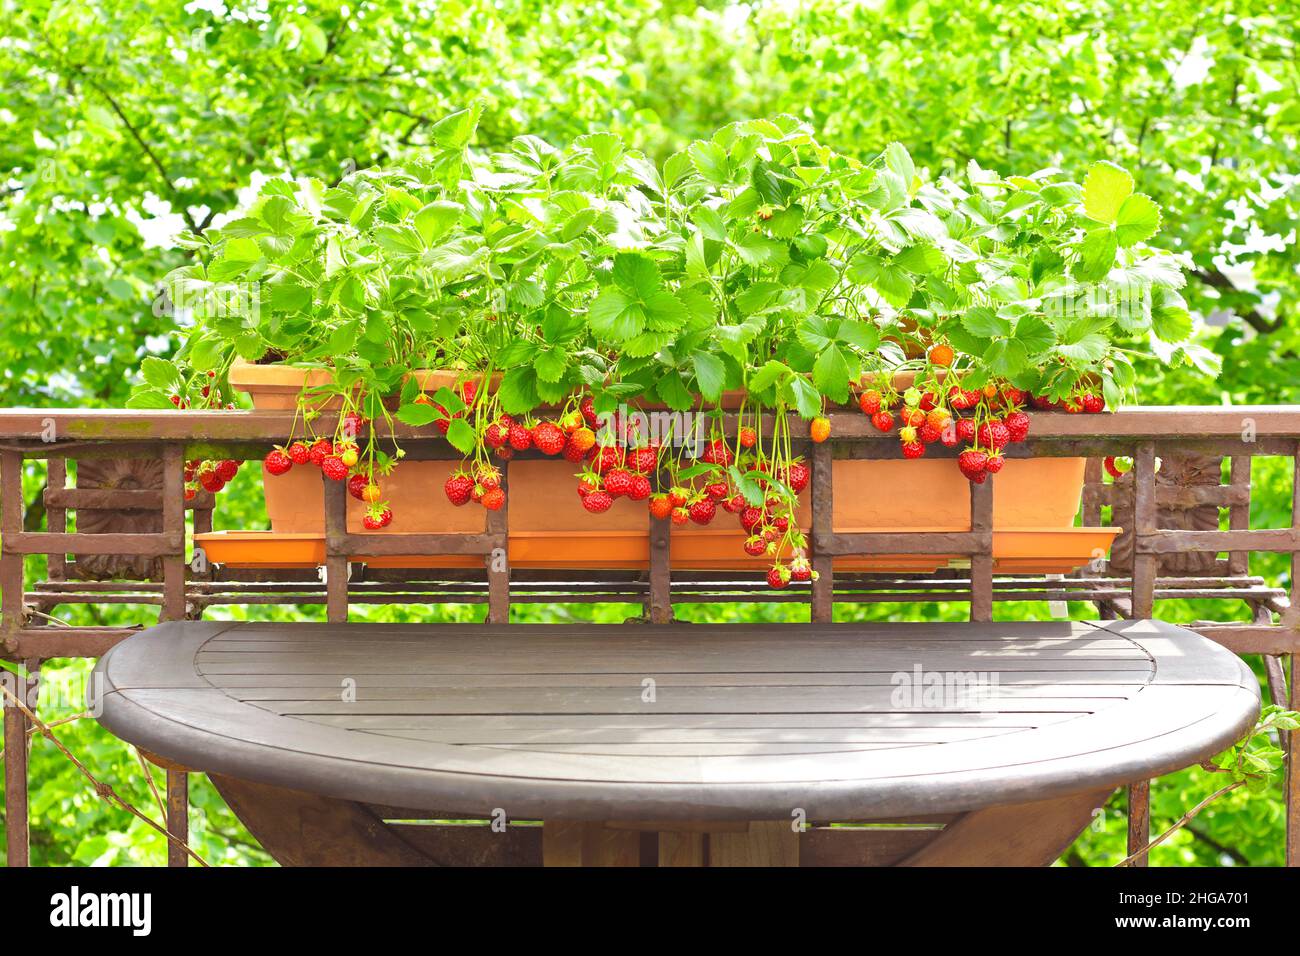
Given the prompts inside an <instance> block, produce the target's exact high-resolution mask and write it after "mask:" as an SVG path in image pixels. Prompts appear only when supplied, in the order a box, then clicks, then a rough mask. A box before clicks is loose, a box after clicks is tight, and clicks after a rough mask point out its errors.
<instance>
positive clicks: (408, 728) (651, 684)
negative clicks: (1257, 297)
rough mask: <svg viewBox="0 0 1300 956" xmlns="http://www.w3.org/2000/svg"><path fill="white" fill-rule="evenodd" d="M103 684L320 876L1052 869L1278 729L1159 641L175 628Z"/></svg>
mask: <svg viewBox="0 0 1300 956" xmlns="http://www.w3.org/2000/svg"><path fill="white" fill-rule="evenodd" d="M96 672H97V673H98V674H99V675H102V678H103V685H102V689H103V692H104V700H103V711H102V716H101V717H100V721H101V723H102V724H103V725H104V726H105V727H107V728H108V729H109V730H110V731H112V732H113V733H114V734H116V735H118V736H119V737H121V738H123V739H124V740H128V741H130V742H132V743H134V744H136V745H138V746H139V747H141V748H142V749H144V750H145V751H146V752H148V753H149V754H150V755H152V756H153V757H154V758H155V759H157V760H158V761H159V762H162V763H163V764H164V765H168V764H171V765H175V766H179V767H184V768H186V769H193V770H200V771H204V772H207V773H209V774H210V775H211V777H212V779H213V781H214V782H215V784H216V786H217V787H218V789H219V790H220V791H221V792H222V794H223V795H224V796H225V798H226V799H227V801H228V802H229V803H230V804H231V806H232V808H233V809H234V810H235V812H236V813H237V814H238V815H239V816H240V818H241V819H242V820H243V821H244V822H245V824H246V825H247V826H248V828H249V830H250V831H251V832H252V833H253V834H254V835H255V836H256V837H257V838H258V839H259V840H260V841H261V842H262V844H263V846H264V847H265V848H266V849H267V850H268V852H270V853H271V854H272V855H273V856H274V857H275V858H276V859H278V860H280V861H281V862H283V863H301V864H328V863H345V864H369V863H375V864H380V863H386V864H429V863H444V864H520V863H522V864H529V863H539V862H545V863H547V864H637V863H658V864H660V865H704V864H712V865H727V864H773V863H781V864H796V865H805V866H806V865H862V864H886V863H907V864H979V863H982V864H1045V863H1049V862H1051V861H1052V860H1053V859H1054V858H1055V857H1056V856H1057V855H1058V854H1059V853H1060V852H1061V851H1062V850H1063V849H1064V848H1065V847H1066V846H1068V845H1069V843H1070V842H1071V841H1072V840H1073V838H1074V837H1075V836H1076V835H1077V834H1078V833H1079V831H1080V830H1081V829H1082V828H1083V827H1084V826H1085V825H1087V823H1088V822H1089V821H1090V820H1091V819H1092V818H1093V816H1094V814H1095V812H1096V811H1097V809H1098V808H1100V807H1101V806H1102V804H1103V803H1104V802H1105V800H1106V798H1107V796H1108V795H1109V794H1110V792H1111V791H1112V790H1113V789H1114V788H1115V787H1116V786H1118V785H1121V784H1124V783H1126V782H1129V781H1135V780H1145V779H1148V778H1150V777H1153V776H1156V775H1159V774H1162V773H1167V772H1170V771H1173V770H1177V769H1179V768H1182V767H1186V766H1188V765H1190V764H1193V763H1195V762H1197V761H1199V760H1201V759H1204V758H1206V757H1209V756H1210V755H1212V754H1214V753H1216V752H1218V751H1220V750H1222V749H1224V748H1225V747H1227V746H1229V745H1230V744H1232V743H1233V742H1234V741H1235V740H1237V739H1238V738H1239V737H1240V736H1241V735H1242V734H1243V733H1244V732H1245V731H1246V730H1247V729H1249V727H1250V726H1251V724H1252V721H1253V720H1254V718H1255V716H1256V714H1257V712H1258V709H1259V689H1258V682H1257V680H1256V679H1255V677H1254V675H1253V674H1252V673H1251V672H1250V670H1249V669H1248V668H1247V667H1246V666H1245V664H1243V663H1242V662H1241V660H1240V659H1239V658H1237V657H1236V656H1235V655H1233V654H1231V653H1229V652H1228V651H1226V650H1224V649H1222V648H1220V647H1219V646H1217V645H1215V644H1213V643H1211V642H1209V641H1207V640H1205V639H1204V638H1202V637H1200V636H1199V635H1197V634H1194V633H1192V632H1190V631H1187V630H1183V629H1181V628H1177V627H1173V626H1171V625H1168V624H1164V623H1161V622H1156V621H1098V622H1074V623H1071V622H1046V623H996V624H973V623H971V624H968V623H962V624H874V625H858V624H839V625H766V626H751V625H720V626H712V625H710V626H703V625H687V624H679V625H668V626H654V625H641V624H636V625H624V626H612V625H606V626H601V625H572V626H570V625H509V626H491V625H377V624H349V625H334V624H329V625H327V624H256V623H244V624H232V623H223V622H183V623H182V622H178V623H168V624H162V625H159V626H157V627H153V628H150V629H149V630H147V631H144V632H141V633H140V634H138V635H136V636H134V637H131V638H130V639H128V640H126V641H125V642H123V643H122V644H120V645H118V646H117V647H115V648H114V649H113V650H112V651H110V652H109V653H108V654H107V655H106V656H105V657H103V658H102V659H101V660H100V662H99V665H98V667H97V668H96ZM465 820H474V821H479V822H477V823H475V824H466V823H463V822H461V823H448V822H445V821H465ZM430 821H444V822H430ZM483 821H487V822H486V823H485V822H483ZM507 821H508V825H507ZM537 821H545V822H544V824H540V825H539V824H538V823H537ZM846 822H847V823H852V824H853V825H851V826H845V825H842V824H844V823H846ZM494 823H495V825H493V824H494ZM831 823H835V824H837V825H835V826H831V825H830V824H831Z"/></svg>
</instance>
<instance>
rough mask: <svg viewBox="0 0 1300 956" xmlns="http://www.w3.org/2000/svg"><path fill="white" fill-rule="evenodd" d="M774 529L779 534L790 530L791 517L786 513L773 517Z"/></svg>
mask: <svg viewBox="0 0 1300 956" xmlns="http://www.w3.org/2000/svg"><path fill="white" fill-rule="evenodd" d="M772 530H773V531H776V532H778V533H779V534H785V533H786V532H787V531H789V530H790V519H789V518H787V517H786V516H785V515H777V516H776V517H775V518H773V519H772Z"/></svg>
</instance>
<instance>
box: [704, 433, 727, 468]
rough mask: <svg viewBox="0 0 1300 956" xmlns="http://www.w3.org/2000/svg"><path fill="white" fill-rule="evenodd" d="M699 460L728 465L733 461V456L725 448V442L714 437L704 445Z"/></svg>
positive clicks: (711, 463)
mask: <svg viewBox="0 0 1300 956" xmlns="http://www.w3.org/2000/svg"><path fill="white" fill-rule="evenodd" d="M700 461H703V462H706V463H708V464H710V465H730V464H731V463H732V462H733V461H735V456H734V455H732V454H731V452H730V451H728V450H727V446H726V445H725V444H723V443H722V442H721V441H719V440H718V439H716V438H715V439H713V440H712V441H710V442H709V443H708V444H707V445H705V446H704V451H703V452H702V453H701V454H700Z"/></svg>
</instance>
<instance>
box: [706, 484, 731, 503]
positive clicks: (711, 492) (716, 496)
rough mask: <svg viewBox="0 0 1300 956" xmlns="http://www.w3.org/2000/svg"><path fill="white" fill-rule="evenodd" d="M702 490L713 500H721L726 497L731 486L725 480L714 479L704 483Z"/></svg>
mask: <svg viewBox="0 0 1300 956" xmlns="http://www.w3.org/2000/svg"><path fill="white" fill-rule="evenodd" d="M704 490H705V492H706V493H707V494H708V496H709V497H710V498H712V499H713V500H714V501H722V500H723V499H725V498H726V497H727V495H728V493H729V492H730V491H731V488H730V486H728V484H727V483H726V482H725V481H714V482H710V483H709V484H707V485H705V486H704Z"/></svg>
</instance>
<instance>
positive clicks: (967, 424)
mask: <svg viewBox="0 0 1300 956" xmlns="http://www.w3.org/2000/svg"><path fill="white" fill-rule="evenodd" d="M957 440H958V441H962V442H967V443H969V442H973V441H974V440H975V420H974V419H971V418H959V419H958V420H957Z"/></svg>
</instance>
